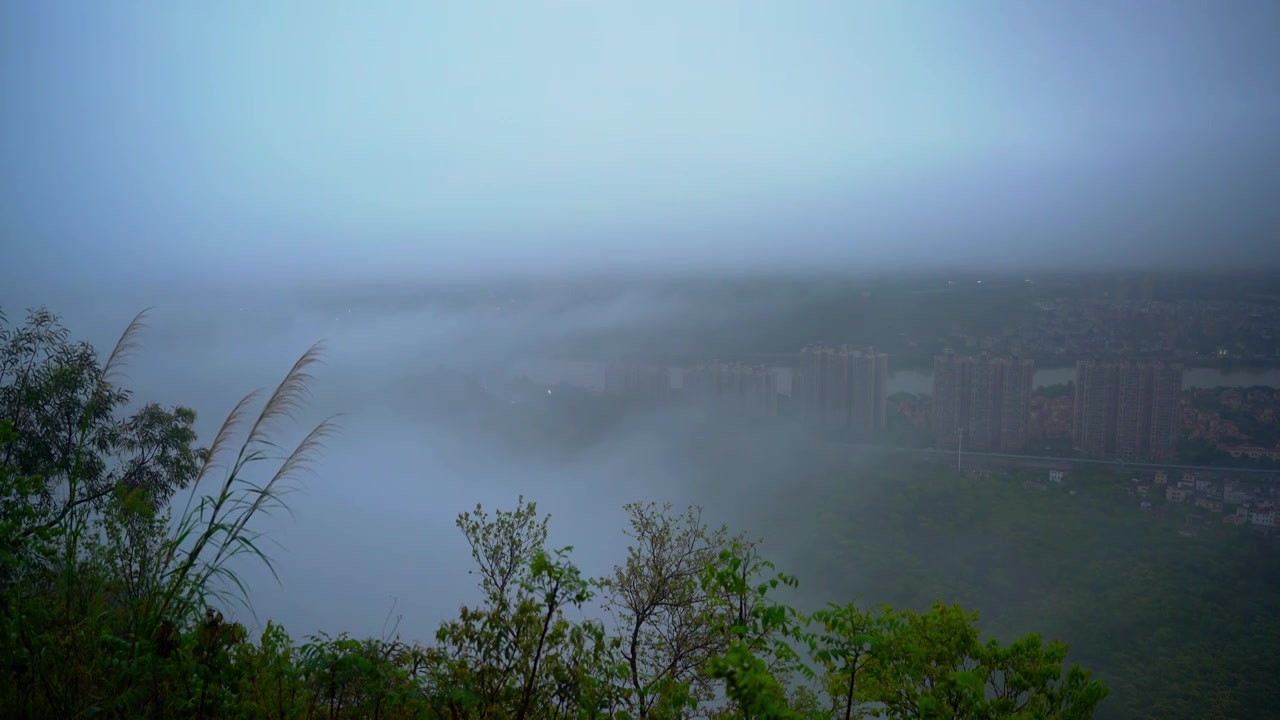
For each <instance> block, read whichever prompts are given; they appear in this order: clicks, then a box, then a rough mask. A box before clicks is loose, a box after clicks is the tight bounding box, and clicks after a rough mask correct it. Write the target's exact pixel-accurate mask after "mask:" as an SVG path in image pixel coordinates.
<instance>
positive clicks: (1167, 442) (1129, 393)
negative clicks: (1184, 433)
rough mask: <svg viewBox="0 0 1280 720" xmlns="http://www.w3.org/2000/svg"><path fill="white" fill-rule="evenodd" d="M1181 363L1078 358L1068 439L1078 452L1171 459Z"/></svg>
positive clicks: (1178, 422) (1176, 427) (1174, 450)
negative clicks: (1070, 432) (1070, 435)
mask: <svg viewBox="0 0 1280 720" xmlns="http://www.w3.org/2000/svg"><path fill="white" fill-rule="evenodd" d="M1182 371H1183V368H1182V366H1181V365H1178V364H1176V363H1165V362H1160V361H1153V362H1148V361H1132V360H1081V361H1079V362H1077V363H1076V394H1075V407H1074V417H1073V421H1074V425H1073V427H1072V440H1073V444H1074V446H1075V449H1076V451H1077V452H1080V453H1084V454H1086V455H1095V456H1100V457H1120V458H1122V459H1124V460H1173V459H1176V457H1177V450H1178V448H1177V445H1178V435H1179V432H1180V429H1181V428H1180V425H1181V420H1182V417H1181V416H1182Z"/></svg>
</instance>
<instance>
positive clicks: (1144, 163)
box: [0, 0, 1280, 287]
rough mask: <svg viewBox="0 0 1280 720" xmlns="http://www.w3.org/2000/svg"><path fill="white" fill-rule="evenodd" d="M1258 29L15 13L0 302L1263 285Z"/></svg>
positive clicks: (542, 14)
mask: <svg viewBox="0 0 1280 720" xmlns="http://www.w3.org/2000/svg"><path fill="white" fill-rule="evenodd" d="M1276 68H1280V5H1276V4H1275V3H1266V2H1251V1H1247V0H1238V1H1234V2H1231V3H1215V2H1209V1H1207V0H1206V1H1203V2H1188V1H1185V0H1138V1H1135V2H1126V3H1077V2H1058V1H1056V0H1055V1H1049V0H1046V1H1044V2H1036V3H1017V2H1002V3H996V2H983V1H981V0H975V1H973V2H965V3H950V4H942V3H889V2H876V3H872V2H822V1H818V0H815V1H813V2H750V1H747V0H740V1H738V2H715V1H712V0H708V1H706V2H697V3H690V2H661V1H653V0H650V1H647V2H643V3H640V2H598V1H597V2H589V1H587V0H545V1H542V2H533V1H526V2H506V1H502V0H493V1H490V2H474V1H466V2H398V3H392V2H378V1H376V0H368V1H366V2H359V3H354V2H352V3H347V2H331V1H326V0H312V1H309V2H274V3H252V2H240V1H235V0H231V1H228V2H219V3H159V2H153V3H146V2H127V1H124V0H121V1H119V2H101V3H96V2H95V3H73V2H47V3H36V2H30V3H17V2H14V3H4V4H3V5H2V6H0V97H3V110H0V129H2V132H0V243H2V244H0V248H3V249H2V250H0V281H3V282H5V283H10V284H22V283H25V284H31V283H39V284H40V285H41V286H42V287H44V286H47V284H48V283H50V282H55V283H57V282H62V283H64V284H70V285H76V286H78V287H85V286H87V285H92V286H104V287H110V286H111V284H112V283H125V284H131V285H136V283H139V282H144V283H153V284H154V283H162V282H165V283H170V284H173V283H186V282H192V281H195V280H199V279H208V278H213V277H218V278H223V277H230V276H235V277H238V278H241V279H260V278H271V279H273V280H276V281H280V282H284V281H290V280H292V281H301V280H307V279H311V280H314V279H320V278H324V279H331V278H335V277H351V276H357V275H360V276H365V277H380V276H390V275H397V276H418V275H431V274H434V275H437V276H439V275H441V274H445V275H465V274H467V273H486V272H497V273H519V272H544V273H545V272H550V273H557V272H578V273H582V272H586V273H590V272H598V271H601V270H603V269H606V268H608V269H617V268H646V269H656V270H663V269H683V270H687V269H690V268H694V269H706V270H718V271H734V270H759V269H779V268H781V269H789V268H799V269H813V268H828V269H829V268H833V267H836V268H838V267H845V266H849V267H864V268H865V267H869V266H877V267H903V266H919V265H934V266H948V267H950V266H954V265H974V264H979V265H982V264H986V265H992V264H1001V263H1003V264H1008V265H1052V264H1059V265H1061V264H1075V265H1107V264H1112V265H1124V264H1130V265H1133V264H1140V263H1151V262H1154V263H1162V264H1174V265H1178V264H1181V265H1203V264H1205V263H1216V264H1226V265H1237V266H1241V265H1250V266H1256V264H1258V263H1260V262H1265V263H1271V262H1274V259H1273V258H1274V253H1273V252H1268V250H1269V249H1270V248H1271V247H1273V245H1274V243H1275V240H1274V237H1275V236H1276V235H1277V231H1280V204H1277V203H1275V202H1274V198H1275V196H1276V195H1277V192H1280V162H1278V161H1280V133H1277V132H1275V128H1276V127H1280V70H1277V69H1276Z"/></svg>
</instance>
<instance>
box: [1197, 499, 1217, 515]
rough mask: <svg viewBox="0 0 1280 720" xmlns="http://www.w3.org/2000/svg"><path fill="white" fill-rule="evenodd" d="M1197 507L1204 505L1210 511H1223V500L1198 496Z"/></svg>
mask: <svg viewBox="0 0 1280 720" xmlns="http://www.w3.org/2000/svg"><path fill="white" fill-rule="evenodd" d="M1196 507H1202V508H1204V509H1206V510H1208V511H1209V512H1216V513H1220V512H1222V501H1221V500H1214V499H1213V498H1207V497H1200V498H1196Z"/></svg>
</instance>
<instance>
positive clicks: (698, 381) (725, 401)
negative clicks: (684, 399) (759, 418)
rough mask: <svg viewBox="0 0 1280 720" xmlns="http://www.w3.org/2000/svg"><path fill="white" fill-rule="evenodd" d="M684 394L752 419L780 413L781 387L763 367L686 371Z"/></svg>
mask: <svg viewBox="0 0 1280 720" xmlns="http://www.w3.org/2000/svg"><path fill="white" fill-rule="evenodd" d="M684 388H685V394H686V395H687V396H689V397H691V398H698V399H703V400H710V401H713V402H716V403H719V404H722V405H724V406H725V407H728V408H732V409H734V410H737V411H739V412H743V413H747V414H750V415H776V414H777V413H778V386H777V379H776V377H775V375H774V373H773V369H772V368H769V367H766V366H764V365H743V364H741V363H713V364H711V365H702V366H699V367H695V368H688V369H686V370H685V371H684Z"/></svg>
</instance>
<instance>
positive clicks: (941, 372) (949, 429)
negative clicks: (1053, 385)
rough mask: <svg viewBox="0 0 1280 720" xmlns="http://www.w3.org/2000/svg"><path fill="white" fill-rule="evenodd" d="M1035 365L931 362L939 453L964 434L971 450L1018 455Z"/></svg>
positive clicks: (953, 359) (981, 359)
mask: <svg viewBox="0 0 1280 720" xmlns="http://www.w3.org/2000/svg"><path fill="white" fill-rule="evenodd" d="M1034 375H1035V363H1034V362H1033V361H1031V360H1027V359H1022V358H1010V357H992V356H987V355H981V356H976V357H974V356H956V355H939V356H937V357H935V358H934V361H933V427H934V434H935V437H936V439H937V443H938V445H939V446H941V447H955V446H956V444H957V443H958V442H960V434H961V433H962V432H963V433H964V444H965V447H969V448H972V449H974V450H1017V449H1020V448H1021V447H1022V446H1023V445H1024V444H1025V443H1026V438H1027V423H1028V418H1029V416H1030V407H1031V385H1032V380H1033V377H1034Z"/></svg>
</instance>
